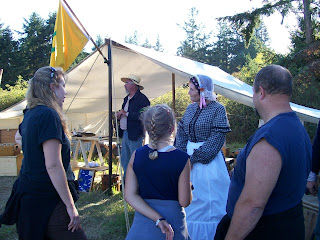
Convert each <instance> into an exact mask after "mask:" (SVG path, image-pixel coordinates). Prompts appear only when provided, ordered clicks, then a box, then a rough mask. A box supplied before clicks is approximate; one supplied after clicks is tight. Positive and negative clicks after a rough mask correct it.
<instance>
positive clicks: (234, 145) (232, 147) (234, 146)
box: [227, 142, 246, 153]
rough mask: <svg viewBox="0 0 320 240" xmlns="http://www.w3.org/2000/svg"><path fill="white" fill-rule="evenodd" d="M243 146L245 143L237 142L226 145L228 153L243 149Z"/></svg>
mask: <svg viewBox="0 0 320 240" xmlns="http://www.w3.org/2000/svg"><path fill="white" fill-rule="evenodd" d="M245 145H246V143H239V142H233V143H227V147H229V149H230V153H232V152H234V151H236V150H237V149H239V148H243V147H244V146H245Z"/></svg>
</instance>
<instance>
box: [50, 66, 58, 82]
mask: <svg viewBox="0 0 320 240" xmlns="http://www.w3.org/2000/svg"><path fill="white" fill-rule="evenodd" d="M56 72H57V70H56V69H55V68H54V67H51V75H50V81H52V80H53V77H54V74H55V73H56Z"/></svg>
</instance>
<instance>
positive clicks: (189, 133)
mask: <svg viewBox="0 0 320 240" xmlns="http://www.w3.org/2000/svg"><path fill="white" fill-rule="evenodd" d="M229 131H231V130H230V128H229V122H228V119H227V116H226V111H225V108H224V106H223V105H221V104H220V103H218V102H216V101H211V102H210V103H209V104H208V105H207V107H205V108H202V109H200V108H199V106H198V104H197V103H193V104H190V105H189V106H188V107H187V109H186V112H185V114H184V115H183V117H182V120H181V121H180V122H179V124H178V131H177V136H176V143H175V146H176V148H178V149H181V150H183V151H186V152H187V153H188V154H189V155H190V161H191V163H192V165H193V167H192V170H191V174H190V179H191V182H192V184H193V186H194V190H193V191H192V193H193V200H192V202H191V204H190V205H189V206H188V207H187V208H185V211H186V220H187V226H188V231H189V234H190V237H191V239H197V240H207V239H210V240H212V239H213V237H214V235H215V231H216V227H217V226H218V223H219V222H220V220H221V218H222V217H223V216H224V215H225V213H226V203H227V198H228V190H229V184H230V178H229V174H228V171H227V168H226V165H225V161H224V157H223V154H222V151H221V147H222V146H223V143H224V141H225V136H226V133H227V132H229Z"/></svg>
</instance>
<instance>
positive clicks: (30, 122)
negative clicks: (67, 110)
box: [0, 67, 87, 240]
mask: <svg viewBox="0 0 320 240" xmlns="http://www.w3.org/2000/svg"><path fill="white" fill-rule="evenodd" d="M65 81H66V75H65V73H64V72H63V70H62V69H61V68H56V69H55V68H53V67H42V68H40V69H38V70H37V71H36V73H35V75H34V77H33V78H32V79H31V80H30V81H29V88H28V91H27V96H26V98H27V104H28V111H27V112H26V113H25V115H24V119H23V122H22V123H21V124H20V126H19V134H20V135H21V136H22V150H23V155H24V159H23V162H22V167H21V171H20V173H19V177H18V179H17V180H16V182H15V183H14V186H13V190H12V193H11V196H10V198H9V200H8V202H7V205H6V209H5V212H4V213H3V214H2V215H1V216H0V224H9V225H12V224H14V223H16V225H17V232H18V235H19V239H24V240H31V239H32V240H43V239H57V240H70V239H77V240H78V239H81V240H82V239H87V238H86V236H85V234H84V232H83V230H82V228H81V226H80V217H79V214H78V211H77V209H76V207H75V204H74V202H75V201H76V200H77V199H78V192H77V190H78V189H77V184H76V182H75V181H74V175H73V173H72V171H71V168H70V141H69V136H70V134H69V131H68V128H67V121H66V117H65V115H64V113H63V111H62V105H63V102H64V99H65V95H66V94H67V92H66V90H65Z"/></svg>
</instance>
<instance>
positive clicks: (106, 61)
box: [62, 0, 109, 64]
mask: <svg viewBox="0 0 320 240" xmlns="http://www.w3.org/2000/svg"><path fill="white" fill-rule="evenodd" d="M62 1H63V2H64V3H65V4H66V6H67V7H68V9H69V10H70V12H71V13H72V15H73V16H74V17H75V19H76V20H77V21H78V23H79V24H80V26H81V27H82V29H83V31H84V32H85V33H86V34H87V36H88V37H89V39H90V40H91V42H92V43H93V45H94V46H95V48H96V49H97V50H98V52H99V53H100V54H101V56H102V57H103V59H104V62H105V63H108V64H109V60H108V59H107V58H106V57H105V56H104V55H103V53H102V52H101V50H100V48H99V47H98V46H97V44H96V43H95V41H94V40H93V39H92V37H91V36H90V34H89V33H88V32H87V30H86V29H85V28H84V26H83V25H82V23H81V22H80V20H79V19H78V17H77V15H76V14H75V13H74V12H73V11H72V9H71V8H70V6H69V4H68V3H67V1H66V0H62Z"/></svg>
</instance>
